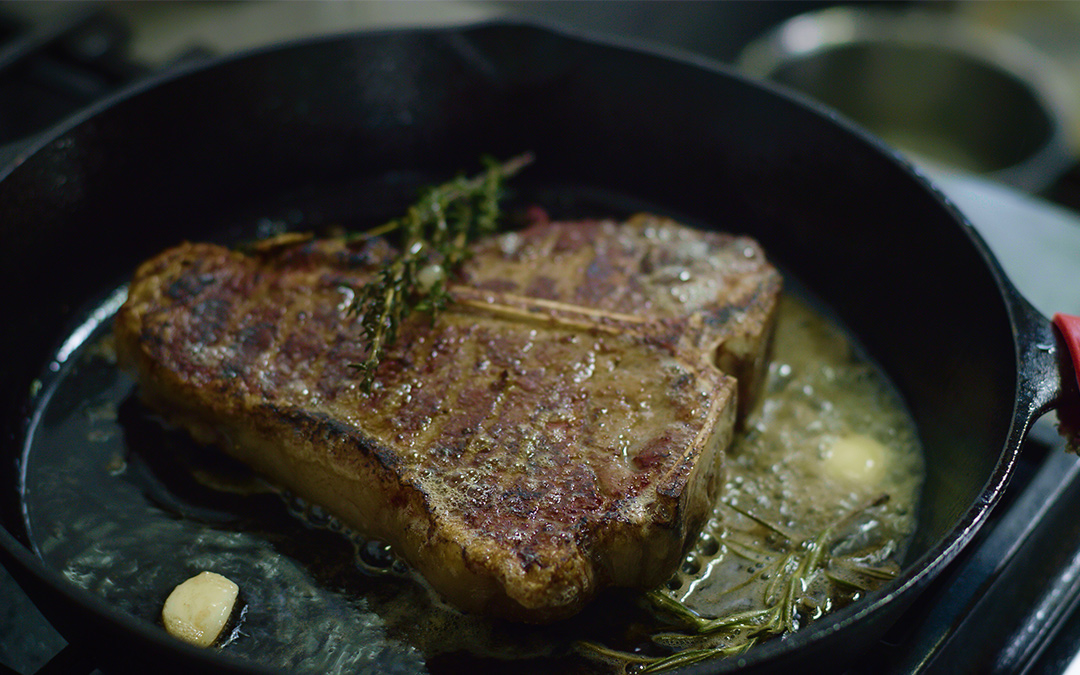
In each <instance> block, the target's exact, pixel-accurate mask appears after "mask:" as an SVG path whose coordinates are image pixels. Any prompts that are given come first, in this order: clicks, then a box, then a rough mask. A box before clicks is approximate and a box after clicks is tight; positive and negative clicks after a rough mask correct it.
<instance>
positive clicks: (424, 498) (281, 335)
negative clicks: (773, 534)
mask: <svg viewBox="0 0 1080 675" xmlns="http://www.w3.org/2000/svg"><path fill="white" fill-rule="evenodd" d="M472 252H473V255H472V257H471V258H470V260H469V262H468V263H467V264H466V265H465V266H464V267H463V268H462V269H461V270H460V271H459V273H458V274H457V276H456V277H455V278H454V279H453V280H452V283H451V286H450V287H451V294H452V297H453V302H452V303H451V304H450V305H449V307H448V308H447V310H446V311H445V312H443V313H442V314H441V315H440V316H439V318H438V319H437V320H435V321H434V322H432V321H431V320H430V318H429V317H428V316H427V315H424V314H417V315H415V316H412V317H411V318H410V319H409V320H408V321H407V322H406V324H405V325H404V326H402V328H401V330H400V333H399V338H398V340H397V342H396V343H395V344H394V345H393V346H392V347H391V348H390V349H389V350H388V353H387V355H386V358H384V359H383V361H382V363H381V364H380V366H379V368H378V369H377V371H376V374H375V379H374V383H373V386H372V388H371V390H370V391H364V389H363V388H362V387H361V386H360V375H359V374H358V373H357V372H356V370H355V368H354V367H353V364H356V363H360V362H362V361H363V359H364V356H365V355H366V354H365V347H364V345H363V344H362V340H361V339H360V337H359V336H360V335H361V333H360V330H359V319H358V317H355V316H352V315H349V314H348V313H347V312H346V308H347V307H348V304H349V301H350V300H351V297H352V294H353V292H354V291H353V289H356V288H358V287H360V286H361V285H362V284H363V283H364V282H365V281H366V280H367V279H369V278H370V276H371V275H372V274H373V272H374V271H375V270H377V269H378V268H379V266H380V265H381V264H383V262H384V261H386V260H387V259H388V257H389V256H390V255H392V253H393V251H392V249H391V247H390V246H389V244H387V243H386V242H385V241H384V240H382V239H373V240H369V241H367V242H364V243H360V244H355V243H354V244H349V243H347V242H346V241H344V240H342V239H322V240H318V239H317V240H310V241H306V242H300V243H296V242H283V243H282V245H267V246H263V247H261V248H260V250H258V251H256V252H253V253H240V252H236V251H231V250H228V249H225V248H222V247H220V246H216V245H210V244H184V245H181V246H178V247H176V248H173V249H171V250H168V251H166V252H164V253H162V254H161V255H159V256H157V257H155V258H153V259H151V260H149V261H147V262H146V263H144V264H143V265H142V266H141V267H140V268H139V269H138V271H137V272H136V274H135V277H134V280H133V281H132V283H131V287H130V290H129V297H128V300H127V302H126V303H125V305H124V306H123V308H122V309H121V310H120V312H119V314H118V316H117V320H116V334H117V344H118V348H119V353H120V355H121V359H122V363H124V364H125V365H126V366H127V367H129V368H130V369H132V370H133V371H134V372H135V373H136V375H137V377H138V379H139V383H140V388H139V390H140V395H141V397H142V399H143V400H144V401H145V402H146V403H147V404H148V405H150V406H151V407H152V408H154V409H156V410H158V411H160V412H162V413H163V414H164V415H165V416H166V417H167V418H168V419H170V420H171V421H173V422H174V423H176V424H178V425H180V426H182V427H183V428H186V429H187V430H188V431H189V432H191V434H192V435H193V436H194V437H195V438H196V439H197V440H199V441H201V442H205V443H213V444H216V445H219V446H220V447H221V448H223V449H224V450H225V451H226V452H228V453H229V454H231V455H233V456H235V457H236V458H238V459H240V460H241V461H244V462H246V463H248V464H249V465H250V466H252V467H253V468H254V469H255V470H257V471H259V472H261V473H263V474H264V475H266V476H267V477H268V478H269V479H270V480H271V481H273V482H275V483H277V484H279V485H281V486H282V487H285V488H287V489H289V490H290V491H292V492H294V493H295V494H297V495H299V496H301V497H303V498H305V499H307V500H309V501H311V502H313V503H316V504H319V505H321V506H323V507H324V508H326V509H327V510H328V511H330V512H331V513H333V514H335V515H336V516H337V517H338V518H339V519H341V520H342V521H343V522H344V523H346V524H347V525H349V526H350V527H352V528H354V529H356V530H357V531H359V532H361V533H363V534H365V535H368V536H372V537H377V538H380V539H383V540H385V541H387V542H388V543H390V544H391V545H392V546H393V547H394V549H395V550H396V551H397V553H398V554H399V555H401V556H402V557H403V558H405V559H406V560H407V561H408V562H409V563H410V564H412V565H413V566H414V567H415V568H416V569H417V570H418V571H419V572H420V573H421V574H422V575H423V576H424V577H425V578H426V579H427V581H428V583H430V585H431V586H432V587H433V588H434V589H436V590H437V591H439V592H440V593H441V594H443V595H444V596H445V597H446V598H447V599H449V600H450V601H452V602H453V603H455V604H457V605H458V606H460V607H461V608H463V609H465V610H468V611H479V612H487V613H491V614H494V615H498V616H503V617H507V618H512V619H519V620H525V621H551V620H555V619H558V618H562V617H566V616H568V615H570V614H573V613H574V612H576V611H578V610H580V609H581V607H582V606H583V605H584V604H585V603H586V602H588V601H589V599H591V598H592V597H593V596H594V595H595V594H596V592H597V591H598V590H600V589H601V588H603V587H605V586H609V585H618V586H635V587H643V588H648V587H653V586H656V585H658V584H660V583H662V582H663V581H665V580H666V578H667V577H668V576H669V575H670V574H671V573H672V572H673V570H674V569H675V567H676V565H677V564H678V562H679V560H680V558H681V555H682V553H683V551H684V550H685V548H686V546H687V544H688V542H689V541H690V540H692V539H693V538H694V537H696V535H697V532H698V530H699V529H700V527H701V525H702V523H703V521H704V519H705V518H706V517H707V516H708V515H709V513H710V512H711V510H712V507H713V505H714V503H715V500H716V498H717V494H718V490H719V488H720V485H721V484H722V482H723V454H724V450H725V448H726V447H727V445H728V443H729V442H730V440H731V438H732V435H733V433H734V425H735V421H736V416H737V407H738V405H740V402H742V404H745V401H750V400H752V398H753V396H754V387H755V386H756V383H757V382H758V381H759V378H760V373H761V371H762V369H763V364H764V360H765V352H766V344H767V341H768V336H769V333H770V330H771V326H772V323H773V314H774V312H775V308H776V303H777V297H778V294H779V290H780V277H779V274H778V273H777V272H776V270H775V269H774V268H772V267H771V266H770V265H769V264H768V263H767V262H766V260H765V257H764V255H763V253H762V251H761V250H760V248H759V247H758V245H757V244H756V243H755V242H754V241H753V240H751V239H748V238H745V237H737V236H731V235H725V234H718V233H706V232H701V231H698V230H694V229H690V228H687V227H684V226H681V225H678V224H676V223H674V222H672V221H670V220H667V219H663V218H659V217H656V216H651V215H641V216H636V217H634V218H632V219H630V220H628V221H626V222H615V221H608V220H598V221H582V222H549V221H548V220H546V219H544V218H539V219H538V220H537V222H535V223H534V224H532V225H531V226H530V227H528V228H527V229H525V230H522V231H518V232H511V233H505V234H501V235H498V236H494V237H491V238H488V239H486V240H483V241H480V242H478V243H477V244H475V245H474V246H473V249H472Z"/></svg>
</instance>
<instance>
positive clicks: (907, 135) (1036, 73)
mask: <svg viewBox="0 0 1080 675" xmlns="http://www.w3.org/2000/svg"><path fill="white" fill-rule="evenodd" d="M736 64H737V67H738V68H739V69H740V70H741V71H742V72H745V73H747V74H748V75H751V76H753V77H758V78H765V79H768V80H771V81H773V82H777V83H779V84H782V85H784V86H787V87H791V88H792V89H795V90H797V91H800V92H802V93H804V94H806V95H808V96H810V97H811V98H813V99H815V100H817V101H820V102H821V103H824V104H826V105H828V106H830V107H832V108H835V109H836V110H837V111H839V112H841V113H842V114H844V115H846V116H848V117H850V118H851V119H852V120H854V121H856V122H857V123H859V124H861V125H862V126H864V127H866V128H867V129H869V130H870V131H872V132H874V133H876V134H877V135H878V136H880V137H881V138H883V139H885V140H887V141H888V142H890V143H892V144H893V145H895V146H896V147H897V148H900V149H901V150H903V151H904V152H906V153H908V154H909V155H910V156H911V157H912V158H913V159H914V160H915V161H917V162H920V163H924V164H926V165H928V166H930V167H934V168H936V169H938V170H941V169H945V170H951V171H959V172H965V173H969V174H974V175H978V176H982V177H986V178H989V179H992V180H997V181H1000V182H1002V183H1004V184H1006V185H1010V186H1012V187H1015V188H1018V189H1021V190H1024V191H1027V192H1032V193H1039V192H1043V191H1045V190H1046V189H1047V188H1049V187H1050V186H1051V185H1053V184H1054V182H1055V181H1056V180H1057V179H1058V178H1060V177H1061V175H1062V174H1064V173H1065V172H1066V171H1067V170H1068V169H1070V168H1071V167H1072V166H1074V165H1075V164H1076V162H1077V150H1078V149H1080V144H1078V143H1080V139H1076V138H1074V137H1073V136H1074V132H1075V129H1076V128H1077V126H1076V120H1077V114H1078V113H1077V111H1076V110H1075V105H1074V102H1075V101H1076V100H1078V98H1077V94H1076V88H1075V85H1074V84H1073V83H1072V81H1071V80H1070V78H1069V77H1067V76H1066V75H1065V73H1064V72H1063V70H1062V69H1061V67H1060V66H1058V65H1057V64H1056V63H1055V62H1054V61H1053V59H1051V58H1050V57H1049V56H1047V55H1045V54H1042V53H1040V52H1039V51H1038V49H1036V48H1035V47H1033V46H1032V45H1030V44H1029V43H1027V42H1025V41H1023V40H1022V39H1020V38H1019V37H1016V36H1013V35H1009V34H1005V33H1001V32H999V31H995V30H992V29H990V28H988V27H983V26H980V25H978V24H976V23H974V22H972V21H970V20H965V19H963V18H960V17H955V16H952V15H949V14H946V13H943V12H935V11H933V10H926V9H921V10H910V9H904V10H897V9H894V8H881V7H832V8H828V9H823V10H817V11H812V12H807V13H804V14H800V15H797V16H794V17H792V18H790V19H787V20H785V21H783V22H781V23H780V24H778V25H777V26H775V27H773V28H772V29H770V30H768V31H766V32H765V33H764V34H762V35H761V36H759V37H758V38H756V39H754V40H753V41H752V42H750V43H749V44H748V45H747V46H746V47H744V48H743V50H742V51H741V53H740V54H739V56H738V58H737V59H736Z"/></svg>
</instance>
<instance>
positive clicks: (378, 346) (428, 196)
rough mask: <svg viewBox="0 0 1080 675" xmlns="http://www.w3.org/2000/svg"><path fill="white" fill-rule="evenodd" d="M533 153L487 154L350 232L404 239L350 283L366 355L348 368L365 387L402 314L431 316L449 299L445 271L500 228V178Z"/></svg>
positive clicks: (351, 310) (352, 311)
mask: <svg viewBox="0 0 1080 675" xmlns="http://www.w3.org/2000/svg"><path fill="white" fill-rule="evenodd" d="M532 160H533V157H532V155H531V154H523V155H519V156H517V157H514V158H512V159H510V160H508V161H506V162H502V163H499V162H496V161H494V160H491V159H485V162H484V163H485V165H486V168H485V170H484V171H483V172H482V173H480V174H478V175H476V176H473V177H463V176H462V177H458V178H455V179H453V180H451V181H449V182H446V183H443V184H442V185H438V186H435V187H432V188H429V189H427V190H425V191H424V192H423V194H422V195H421V197H420V199H419V200H418V201H417V202H416V203H415V204H413V205H412V206H411V207H410V208H409V209H408V210H407V211H406V212H405V215H404V216H402V217H401V218H398V219H396V220H392V221H390V222H388V223H385V224H384V225H381V226H379V227H376V228H374V229H372V230H368V231H367V232H363V233H360V234H357V235H354V236H353V237H352V238H351V239H352V240H353V241H357V240H365V239H370V238H372V237H375V236H382V235H385V234H389V233H391V232H400V234H401V240H402V246H401V251H400V253H399V254H398V255H397V256H396V257H394V258H393V259H392V260H390V261H388V263H387V264H386V265H385V266H384V267H383V269H382V270H380V271H379V272H378V273H377V274H376V275H375V277H374V278H373V279H372V280H371V281H369V282H368V283H366V284H365V285H364V286H363V287H362V288H359V289H353V291H354V296H353V301H352V303H351V304H350V305H349V307H348V309H347V310H346V315H356V316H359V317H361V318H360V321H361V333H362V338H363V340H364V341H365V344H366V346H367V356H366V358H365V359H364V361H363V362H361V363H357V364H353V367H354V368H356V369H357V370H358V371H360V373H362V375H363V380H362V381H361V387H362V388H363V389H364V390H365V391H370V389H371V385H372V382H373V379H374V376H375V370H376V369H377V368H378V366H379V363H381V361H382V359H383V356H384V355H385V353H386V350H387V349H388V348H389V347H390V346H391V345H393V344H394V342H396V341H397V337H398V331H399V330H400V327H401V325H402V323H403V322H404V321H405V319H406V318H407V317H408V316H409V315H410V314H412V313H413V312H415V311H423V312H427V313H428V314H429V315H431V317H432V319H434V318H435V317H436V316H437V315H438V313H439V312H441V311H442V310H443V309H444V308H445V307H446V305H447V304H448V303H449V302H451V300H452V299H451V296H450V294H449V292H448V289H447V279H448V278H449V275H450V274H451V273H452V272H453V271H454V270H455V269H456V268H457V267H458V266H460V265H461V263H462V262H464V261H465V260H466V258H467V257H468V252H469V249H468V246H469V244H470V243H471V242H472V241H473V240H475V239H476V238H477V237H480V236H483V235H485V234H490V233H492V232H494V231H495V230H496V229H497V227H498V221H499V200H500V198H501V196H502V192H503V184H504V182H505V180H506V179H507V178H509V177H510V176H513V175H514V174H516V173H517V172H518V171H520V170H521V169H522V168H524V167H525V166H526V165H528V164H530V163H531V162H532Z"/></svg>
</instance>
